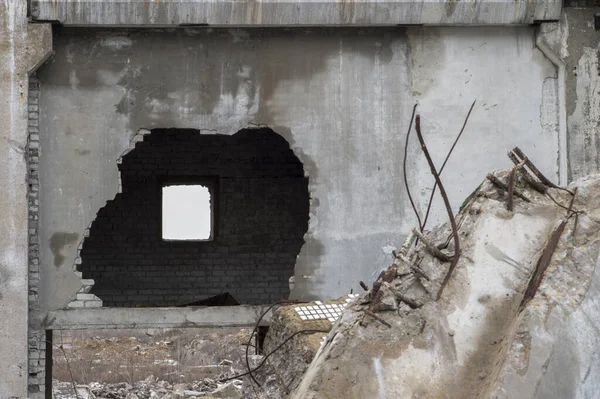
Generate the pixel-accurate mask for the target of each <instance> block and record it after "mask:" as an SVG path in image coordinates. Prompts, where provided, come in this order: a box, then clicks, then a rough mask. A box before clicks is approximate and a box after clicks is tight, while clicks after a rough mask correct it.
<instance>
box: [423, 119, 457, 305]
mask: <svg viewBox="0 0 600 399" xmlns="http://www.w3.org/2000/svg"><path fill="white" fill-rule="evenodd" d="M415 130H416V132H417V137H418V138H419V143H420V144H421V149H422V150H423V154H424V155H425V158H427V163H428V164H429V168H430V169H431V173H432V174H433V177H434V178H435V181H436V182H437V185H438V187H439V188H440V195H441V196H442V199H443V200H444V205H445V206H446V212H448V218H449V219H450V227H451V228H452V236H453V237H454V256H453V257H452V263H451V264H450V268H449V270H448V273H447V274H446V277H445V278H444V281H443V282H442V286H441V287H440V290H439V291H438V294H437V298H436V300H439V299H440V297H441V295H442V292H443V291H444V287H446V284H448V280H450V277H451V276H452V272H453V271H454V269H455V268H456V265H457V263H458V259H459V258H460V239H459V237H458V229H457V227H456V220H455V219H454V213H452V206H451V205H450V200H449V199H448V195H447V194H446V189H445V188H444V185H443V184H442V180H441V179H440V175H439V174H438V172H437V170H436V168H435V165H434V163H433V160H432V159H431V155H430V154H429V150H428V149H427V145H426V144H425V140H423V134H422V133H421V117H420V115H417V116H416V119H415Z"/></svg>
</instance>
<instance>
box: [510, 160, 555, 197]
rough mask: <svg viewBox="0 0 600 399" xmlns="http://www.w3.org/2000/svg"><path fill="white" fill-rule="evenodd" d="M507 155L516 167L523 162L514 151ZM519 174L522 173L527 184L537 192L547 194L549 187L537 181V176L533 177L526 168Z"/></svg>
mask: <svg viewBox="0 0 600 399" xmlns="http://www.w3.org/2000/svg"><path fill="white" fill-rule="evenodd" d="M507 155H508V157H509V158H510V160H511V161H512V162H513V163H514V164H515V165H518V164H519V163H520V162H521V161H520V160H519V158H518V157H517V156H516V155H515V154H514V153H513V152H512V151H509V152H508V153H507ZM519 172H521V176H523V179H524V180H525V182H527V184H529V185H530V186H531V187H532V188H533V189H534V190H535V191H537V192H539V193H540V194H546V192H547V191H548V187H546V186H545V185H544V184H542V183H541V182H540V181H538V180H536V179H535V176H534V175H532V174H531V172H529V171H528V170H527V169H525V168H522V169H520V170H519Z"/></svg>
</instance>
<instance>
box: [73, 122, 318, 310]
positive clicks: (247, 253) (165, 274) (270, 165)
mask: <svg viewBox="0 0 600 399" xmlns="http://www.w3.org/2000/svg"><path fill="white" fill-rule="evenodd" d="M119 170H120V173H121V183H122V192H121V193H119V194H117V196H116V197H115V198H114V199H113V200H111V201H108V202H107V204H106V206H104V207H103V208H102V209H100V211H99V212H98V214H97V217H96V219H95V220H94V222H93V223H92V225H91V228H90V234H89V237H87V238H86V239H85V241H84V243H83V247H82V249H81V265H79V270H80V271H82V272H83V278H90V279H94V280H95V282H96V284H95V285H94V287H93V289H92V291H91V292H92V293H93V294H96V295H97V296H99V297H100V298H101V299H102V300H103V302H104V306H112V307H137V306H173V305H182V304H185V303H189V302H193V301H198V300H202V299H205V298H208V297H212V296H215V295H219V294H223V293H229V294H230V295H232V296H233V297H234V298H235V299H236V300H237V301H238V302H239V303H242V304H265V303H270V302H273V301H276V300H279V299H282V298H286V297H287V296H288V295H289V288H288V279H289V277H291V276H292V275H293V274H294V265H295V262H296V256H297V255H298V253H299V252H300V248H301V246H302V244H303V242H304V241H303V236H304V233H305V232H306V230H307V228H308V207H309V194H308V179H307V178H305V177H304V172H303V167H302V164H301V162H300V161H299V160H298V158H297V157H296V156H295V155H294V153H293V152H292V150H290V148H289V145H288V143H287V141H285V139H283V138H282V137H281V136H279V135H278V134H276V133H275V132H273V131H272V130H270V129H245V130H241V131H239V132H238V133H236V134H235V135H233V136H225V135H203V134H200V133H199V132H198V131H196V130H191V129H156V130H153V131H152V132H151V133H150V134H148V135H146V136H145V137H144V140H143V141H140V142H138V143H137V144H136V146H135V149H133V150H132V151H131V152H129V153H128V154H126V155H125V156H124V157H123V159H122V163H121V164H120V165H119ZM206 179H208V180H209V181H213V182H214V188H213V190H214V191H213V193H212V199H213V201H215V203H214V206H215V222H214V223H215V224H214V239H213V241H191V242H190V241H177V242H173V241H163V240H162V238H161V225H160V221H161V187H162V184H165V183H166V182H172V181H177V182H181V181H188V180H189V183H191V184H192V183H195V182H198V181H206Z"/></svg>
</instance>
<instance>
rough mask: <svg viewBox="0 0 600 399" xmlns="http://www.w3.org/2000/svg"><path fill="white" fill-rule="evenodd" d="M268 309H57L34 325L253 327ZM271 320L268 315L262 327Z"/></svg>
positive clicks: (68, 327)
mask: <svg viewBox="0 0 600 399" xmlns="http://www.w3.org/2000/svg"><path fill="white" fill-rule="evenodd" d="M265 310H267V306H219V307H197V308H196V307H186V308H98V309H85V310H56V311H51V312H47V313H45V314H42V315H40V316H39V317H40V319H37V320H32V322H33V323H35V327H36V328H42V329H47V330H85V329H124V328H185V327H188V328H189V327H193V328H204V327H252V326H254V325H255V324H256V321H257V320H258V318H259V317H260V315H262V314H263V312H264V311H265ZM270 317H271V314H270V313H268V314H267V315H266V316H265V317H264V318H263V320H262V322H261V325H266V324H268V323H269V320H270Z"/></svg>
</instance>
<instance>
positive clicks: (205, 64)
mask: <svg viewBox="0 0 600 399" xmlns="http://www.w3.org/2000/svg"><path fill="white" fill-rule="evenodd" d="M55 41H56V45H55V55H54V58H53V59H52V61H51V62H49V63H48V64H47V65H45V66H44V68H43V70H42V71H41V72H40V81H41V99H40V104H41V105H40V133H41V134H40V138H41V149H42V150H41V157H40V184H41V188H40V192H41V200H40V206H41V208H40V250H41V259H40V263H41V265H42V270H41V281H42V283H41V287H40V295H41V298H42V303H43V305H44V306H45V308H47V309H58V308H62V307H64V306H65V304H66V303H67V302H68V301H69V299H70V298H72V297H73V295H74V293H75V292H77V290H78V289H79V288H80V287H81V282H80V280H79V278H78V277H77V276H76V275H75V274H74V273H73V272H72V270H73V264H74V263H75V258H76V256H77V247H78V244H79V243H80V242H81V240H82V236H83V234H84V232H85V230H86V228H87V227H88V226H89V224H90V223H91V221H92V220H93V219H94V217H95V215H96V213H97V212H98V210H99V209H100V208H101V207H103V206H104V205H105V203H106V201H108V200H111V199H113V198H114V197H115V195H116V193H117V192H118V190H119V174H118V169H117V160H118V159H119V157H120V156H121V154H122V153H123V152H124V151H126V150H127V149H128V148H129V147H130V140H132V138H133V137H134V135H135V134H136V132H137V131H138V130H139V129H140V128H145V129H151V128H157V127H178V128H195V129H200V130H202V132H203V133H205V134H210V133H214V132H218V133H222V134H233V133H235V132H236V131H238V130H240V129H241V128H245V127H252V126H256V125H261V126H262V125H266V126H269V127H271V128H273V129H274V130H275V131H276V132H278V133H279V134H281V135H282V136H283V137H284V138H286V139H287V141H288V142H289V143H290V145H291V147H292V149H293V150H294V152H295V153H296V155H297V156H298V157H299V159H300V160H301V161H302V162H303V164H304V169H305V171H306V173H307V175H308V178H309V189H310V194H311V205H310V223H309V229H308V232H307V234H306V235H305V244H304V246H303V248H302V251H301V253H300V256H299V258H298V260H297V265H296V288H295V290H294V292H293V295H294V296H295V297H300V298H309V297H313V296H319V297H335V296H338V295H342V294H344V293H347V292H349V291H350V289H355V290H356V289H358V281H359V280H361V279H362V280H365V281H369V280H372V279H373V278H374V277H375V276H376V275H377V274H378V272H379V270H380V269H381V268H382V267H385V266H388V264H389V263H390V262H391V260H392V256H391V251H392V249H393V248H394V247H398V246H399V244H400V243H401V242H402V240H403V235H404V234H406V233H407V232H408V230H409V229H410V228H412V227H413V226H414V225H415V220H414V217H413V216H412V213H411V211H410V210H409V209H410V208H409V205H408V203H407V200H406V193H405V190H404V187H403V183H402V158H403V157H402V154H403V145H404V139H405V132H406V130H407V127H408V121H409V119H410V112H411V110H412V106H413V104H414V103H415V101H418V102H419V104H420V112H421V114H422V119H423V131H424V134H425V136H426V140H427V141H428V143H429V149H430V151H431V152H432V153H433V155H434V158H435V161H436V162H437V164H438V165H440V164H441V161H442V160H443V157H444V156H445V153H446V151H447V149H448V148H449V147H450V145H451V143H452V141H453V140H454V137H455V135H456V134H457V132H458V130H459V129H460V126H461V124H462V122H463V119H464V116H465V114H466V112H467V110H468V108H469V105H470V104H471V102H472V101H473V100H474V99H477V105H476V108H475V110H474V111H473V114H472V117H471V120H470V122H469V125H468V127H467V130H466V132H465V134H464V138H463V141H461V143H460V144H459V145H458V147H457V149H456V150H455V153H454V156H453V158H452V159H451V161H450V162H449V164H448V165H447V167H446V169H445V171H444V174H443V178H444V181H445V182H446V186H447V189H448V191H449V192H450V196H451V200H452V204H453V206H454V208H455V209H456V208H458V206H459V205H460V202H461V201H462V199H464V197H465V196H466V195H468V194H469V193H470V191H471V190H473V189H474V188H475V187H476V186H477V185H478V184H479V182H480V181H481V180H482V179H483V178H484V176H485V173H486V172H488V171H489V170H491V169H495V168H499V167H502V166H506V165H507V161H506V159H505V152H506V150H508V149H509V148H511V147H512V146H514V145H519V146H520V147H521V148H522V149H523V150H524V151H525V152H526V153H527V154H528V155H529V156H530V157H531V158H532V159H533V160H534V161H535V162H536V164H537V165H538V166H540V167H541V169H542V170H543V172H544V173H546V174H547V175H548V176H551V177H552V178H556V177H557V174H558V167H557V161H558V159H557V153H558V120H557V107H558V101H557V84H556V69H555V67H554V65H553V64H552V63H551V62H550V61H549V60H547V59H546V58H545V57H544V56H543V54H542V53H541V52H540V51H539V50H538V49H536V47H535V43H534V29H533V28H528V27H522V28H410V29H405V28H396V29H375V30H356V29H354V30H343V29H337V30H328V29H320V30H281V29H279V30H211V29H205V30H177V31H168V32H159V31H141V32H126V31H123V32H114V31H112V32H107V31H89V30H88V31H77V30H68V29H64V30H63V31H62V33H61V35H59V36H57V37H56V38H55ZM408 167H409V172H408V177H409V184H410V187H411V189H412V192H413V194H414V195H415V196H416V199H417V201H418V202H419V204H420V209H421V211H423V210H424V207H425V204H426V199H427V198H428V196H429V192H430V190H431V187H432V182H433V179H432V178H431V176H430V175H429V169H428V167H427V166H426V162H425V160H424V159H423V157H422V156H421V155H420V153H419V151H418V146H417V145H416V140H414V139H413V140H412V141H411V144H410V148H409V159H408ZM435 208H436V210H435V211H434V218H433V220H431V222H430V223H431V224H432V225H433V224H434V223H436V222H437V221H438V220H445V218H444V211H443V208H442V207H441V206H440V203H439V202H436V205H435ZM56 234H58V235H62V236H63V237H72V238H73V239H70V240H64V242H63V243H62V244H63V245H60V246H58V247H56V248H54V253H53V249H52V248H50V245H49V243H50V239H51V237H53V236H55V235H56ZM57 250H58V252H59V253H60V256H63V257H64V259H65V260H64V262H62V263H61V265H59V266H55V265H54V262H53V259H54V256H55V253H56V252H57Z"/></svg>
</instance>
